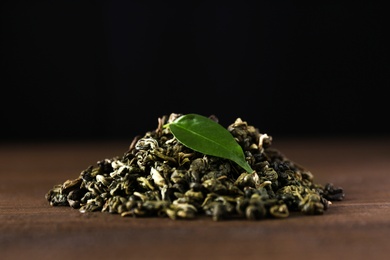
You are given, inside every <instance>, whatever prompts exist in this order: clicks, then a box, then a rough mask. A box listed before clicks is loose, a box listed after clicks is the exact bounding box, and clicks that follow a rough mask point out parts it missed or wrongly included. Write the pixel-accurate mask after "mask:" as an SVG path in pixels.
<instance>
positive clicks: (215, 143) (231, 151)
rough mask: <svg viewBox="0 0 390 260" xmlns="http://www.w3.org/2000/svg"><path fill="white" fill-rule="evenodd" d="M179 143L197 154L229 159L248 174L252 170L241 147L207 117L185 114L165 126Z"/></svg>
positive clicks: (223, 129) (227, 132)
mask: <svg viewBox="0 0 390 260" xmlns="http://www.w3.org/2000/svg"><path fill="white" fill-rule="evenodd" d="M167 126H168V127H169V129H170V130H171V132H172V134H173V135H174V136H175V138H176V139H177V140H179V142H181V143H182V144H183V145H185V146H187V147H188V148H190V149H193V150H195V151H197V152H200V153H203V154H207V155H212V156H216V157H221V158H225V159H229V160H231V161H233V162H235V163H237V164H238V165H239V166H240V167H242V168H243V169H244V170H245V171H247V172H248V173H252V172H253V169H252V168H251V166H250V165H249V164H248V162H247V161H246V159H245V155H244V152H243V150H242V148H241V146H240V145H239V144H238V143H237V141H236V140H235V139H234V137H233V136H232V134H231V133H230V132H229V131H228V130H227V129H225V128H224V127H223V126H222V125H220V124H218V123H217V122H215V121H213V120H212V119H210V118H208V117H204V116H201V115H198V114H187V115H183V116H181V117H179V118H177V119H176V120H175V121H173V122H171V123H170V124H168V125H167Z"/></svg>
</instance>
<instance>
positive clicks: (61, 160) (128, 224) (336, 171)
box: [0, 136, 390, 260]
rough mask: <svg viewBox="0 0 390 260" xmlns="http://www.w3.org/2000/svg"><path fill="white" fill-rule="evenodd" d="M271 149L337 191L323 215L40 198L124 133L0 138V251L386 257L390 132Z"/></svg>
mask: <svg viewBox="0 0 390 260" xmlns="http://www.w3.org/2000/svg"><path fill="white" fill-rule="evenodd" d="M273 139H274V141H273V147H274V148H277V149H278V150H280V151H281V152H282V153H283V154H284V155H285V156H287V157H288V158H289V159H290V160H292V161H294V162H296V163H298V164H300V165H303V166H304V167H305V168H306V169H308V170H310V171H311V172H312V174H313V175H314V182H316V183H321V184H325V183H328V182H331V183H333V184H334V185H335V186H340V187H342V188H343V189H344V191H345V199H344V200H343V201H337V202H333V204H332V205H330V207H329V208H328V210H327V211H325V213H324V214H323V215H317V216H306V215H301V214H292V215H291V216H290V217H288V218H285V219H264V220H259V221H249V220H225V221H219V222H215V221H213V220H212V219H211V218H208V217H200V218H196V219H194V220H171V219H168V218H131V217H121V216H119V215H114V214H109V213H102V212H95V213H85V214H82V213H80V212H79V211H78V210H76V209H73V208H70V207H52V206H50V205H49V203H48V201H46V199H45V197H44V196H45V194H46V192H48V191H49V189H51V188H52V187H53V186H54V185H55V184H60V183H61V184H62V183H63V182H64V181H65V180H67V179H74V178H77V177H78V176H79V174H80V172H81V171H82V170H84V169H86V168H87V167H88V166H89V165H94V164H95V163H96V162H97V161H98V160H102V159H105V158H112V157H114V156H117V155H122V154H123V153H124V152H125V151H126V150H127V148H128V146H129V144H130V142H131V140H124V141H111V142H108V141H104V142H73V143H72V142H63V143H61V142H53V143H50V142H46V143H40V144H38V143H24V144H22V143H18V144H16V143H5V144H4V143H3V144H1V145H0V177H1V179H0V259H54V258H55V259H103V258H107V257H112V259H114V258H115V259H141V258H142V259H184V258H186V259H240V258H241V259H375V260H378V259H388V257H389V255H390V138H379V137H378V138H371V137H370V136H367V137H365V138H364V139H363V138H343V139H341V138H334V139H331V138H328V139H319V138H317V139H315V138H311V139H310V138H306V139H302V138H301V139H280V140H279V139H278V138H277V137H275V136H273Z"/></svg>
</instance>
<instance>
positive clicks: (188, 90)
mask: <svg viewBox="0 0 390 260" xmlns="http://www.w3.org/2000/svg"><path fill="white" fill-rule="evenodd" d="M362 2H365V1H362ZM0 5H1V38H0V40H1V43H0V44H1V45H0V47H1V83H0V84H1V90H2V94H1V104H0V109H1V112H0V113H1V140H2V141H4V142H5V141H30V140H34V141H36V140H42V141H45V140H46V141H47V140H49V141H50V140H78V139H83V140H86V139H122V138H125V139H129V140H131V139H132V138H133V137H134V136H135V135H139V134H144V133H145V132H146V131H149V130H153V129H155V128H156V127H157V122H158V121H157V120H158V117H161V116H163V115H169V114H170V113H172V112H174V113H198V114H202V115H205V116H208V115H211V114H214V115H216V116H217V117H218V118H219V120H220V123H221V124H222V125H224V126H228V125H229V124H231V123H233V122H234V120H235V119H236V118H237V117H240V118H242V119H243V120H245V121H247V122H248V123H249V124H251V125H254V126H256V127H257V128H259V130H260V132H262V133H268V134H269V135H272V136H273V137H274V138H277V137H279V136H362V137H364V138H371V137H372V136H378V135H387V134H388V133H389V126H388V113H387V111H388V104H389V101H388V100H389V98H388V96H389V95H388V94H387V92H388V87H389V75H390V74H389V72H390V71H389V68H390V66H389V51H388V47H389V41H388V40H385V39H386V38H387V36H388V34H389V28H388V26H387V25H386V21H385V19H386V17H387V15H384V14H382V13H384V12H385V8H384V7H383V6H381V5H380V4H378V3H376V2H374V1H371V2H369V3H364V4H361V3H359V4H358V3H354V2H348V3H343V1H314V3H313V2H309V3H302V2H301V1H81V0H80V1H61V0H59V1H20V0H16V1H2V3H1V4H0Z"/></svg>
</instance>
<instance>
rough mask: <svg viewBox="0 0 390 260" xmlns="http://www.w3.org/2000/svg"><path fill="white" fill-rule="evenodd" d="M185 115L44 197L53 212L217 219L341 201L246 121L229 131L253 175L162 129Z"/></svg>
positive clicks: (312, 211) (281, 213)
mask: <svg viewBox="0 0 390 260" xmlns="http://www.w3.org/2000/svg"><path fill="white" fill-rule="evenodd" d="M181 116H182V115H181V114H175V113H172V114H171V115H169V116H163V117H161V118H159V119H158V127H157V129H156V130H154V131H150V132H147V133H145V135H144V136H143V137H142V136H139V137H136V138H134V140H133V142H132V143H131V144H130V147H129V150H128V151H126V152H125V153H124V154H123V156H121V157H120V156H118V157H114V158H111V159H104V160H103V161H98V162H97V163H96V165H91V166H89V167H88V168H87V169H85V170H83V171H82V172H81V173H80V175H79V177H78V178H76V179H72V180H67V181H65V182H64V183H63V184H58V185H55V186H54V187H53V188H52V189H50V190H49V191H48V192H47V193H46V195H45V198H46V199H47V200H48V201H49V203H50V205H52V206H70V207H73V208H75V209H79V210H80V212H92V211H101V212H109V213H115V214H120V215H121V216H132V217H169V218H171V219H193V218H196V217H197V216H202V215H204V216H210V217H211V218H212V219H213V220H215V221H218V220H223V219H240V218H241V219H250V220H259V219H264V218H286V217H288V216H289V215H290V213H292V212H301V213H302V214H307V215H318V214H323V213H324V211H325V210H327V209H328V207H329V205H331V201H337V200H343V198H344V195H345V194H344V191H343V189H342V188H340V187H335V186H334V185H333V184H331V183H328V184H326V185H320V184H316V183H314V182H313V175H312V173H311V172H310V171H308V170H306V169H303V168H302V167H301V166H298V165H297V164H295V163H294V162H292V161H290V160H289V159H287V158H286V157H285V156H284V155H283V154H282V153H280V152H279V151H278V150H276V149H273V148H272V147H271V143H272V137H271V136H268V135H267V134H261V133H260V132H259V130H258V129H257V128H255V127H253V126H251V125H248V124H247V122H245V121H242V120H241V119H240V118H237V119H236V121H235V122H234V123H233V124H231V125H230V126H229V127H228V128H227V130H228V131H229V132H230V133H231V135H232V136H233V137H234V139H235V140H236V141H237V143H238V144H239V145H240V146H241V148H242V150H243V152H244V155H245V159H246V161H247V162H248V164H249V165H250V167H251V168H252V169H253V172H247V171H245V170H243V168H241V167H240V166H238V165H237V164H236V163H235V162H233V161H231V160H229V159H225V158H222V157H218V156H211V155H206V154H204V153H201V152H199V151H195V150H193V149H191V148H189V147H188V146H185V145H183V144H182V143H181V142H180V141H179V140H178V139H177V138H176V137H175V136H174V135H173V133H172V132H171V130H170V128H169V127H164V126H165V125H166V124H169V123H171V122H174V121H175V120H176V119H178V118H180V117H181ZM209 118H210V119H212V120H213V121H214V122H216V123H218V119H217V118H216V117H215V116H210V117H209Z"/></svg>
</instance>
